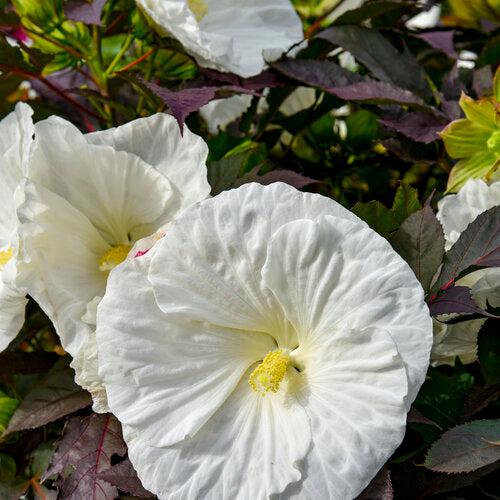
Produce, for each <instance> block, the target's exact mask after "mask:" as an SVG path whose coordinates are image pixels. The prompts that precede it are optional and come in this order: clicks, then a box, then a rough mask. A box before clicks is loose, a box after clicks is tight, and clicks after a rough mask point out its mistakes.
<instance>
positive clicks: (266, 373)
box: [248, 349, 290, 395]
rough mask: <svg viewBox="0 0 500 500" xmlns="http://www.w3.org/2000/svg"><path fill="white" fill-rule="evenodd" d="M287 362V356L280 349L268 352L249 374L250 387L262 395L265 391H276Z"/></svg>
mask: <svg viewBox="0 0 500 500" xmlns="http://www.w3.org/2000/svg"><path fill="white" fill-rule="evenodd" d="M289 363H290V358H289V356H287V355H286V354H285V353H283V351H281V350H280V349H278V350H276V351H270V352H268V353H267V355H266V357H265V358H264V359H263V360H262V363H260V365H259V366H257V368H255V370H254V371H253V372H252V373H251V374H250V377H249V379H248V383H249V384H250V387H251V388H252V389H253V390H254V391H255V392H258V393H260V394H262V395H264V394H265V393H266V392H278V389H279V387H280V383H281V381H282V380H283V378H284V377H285V373H286V371H287V369H288V365H289Z"/></svg>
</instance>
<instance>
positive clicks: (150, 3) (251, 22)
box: [136, 0, 303, 77]
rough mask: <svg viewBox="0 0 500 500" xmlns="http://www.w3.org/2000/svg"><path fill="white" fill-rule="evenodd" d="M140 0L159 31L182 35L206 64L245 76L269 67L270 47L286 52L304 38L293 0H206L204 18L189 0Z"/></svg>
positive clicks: (193, 51) (166, 33)
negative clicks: (266, 58)
mask: <svg viewBox="0 0 500 500" xmlns="http://www.w3.org/2000/svg"><path fill="white" fill-rule="evenodd" d="M136 1H137V3H138V5H139V6H140V7H141V9H142V10H143V11H144V12H145V13H146V15H147V16H148V17H149V18H150V19H151V20H152V21H153V23H154V24H155V26H156V28H157V30H158V31H159V32H160V33H161V34H164V35H167V36H173V37H174V38H176V39H177V40H179V41H180V42H181V44H182V45H183V46H184V48H185V49H186V50H187V51H188V52H189V53H190V54H192V55H193V56H194V57H195V58H196V59H197V61H198V63H199V64H200V65H202V66H207V67H210V68H215V69H219V70H222V71H231V72H233V73H236V74H238V75H240V76H243V77H248V76H253V75H256V74H258V73H260V72H261V71H262V70H263V69H264V66H265V61H264V57H263V55H262V52H263V51H264V50H267V51H269V50H272V51H274V52H279V53H281V52H284V51H285V50H287V49H288V48H290V47H291V46H292V45H294V44H295V43H298V42H300V41H301V40H302V39H303V32H302V23H301V21H300V19H299V17H298V15H297V13H296V12H295V10H294V8H293V6H292V4H291V3H290V2H289V0H253V1H252V2H247V1H245V0H205V3H206V5H207V7H208V12H207V14H206V16H205V17H204V18H203V19H202V20H201V21H200V22H199V23H198V22H197V21H196V19H195V17H194V15H193V13H192V12H191V11H190V10H189V8H188V5H187V2H186V1H185V0H183V1H172V0H167V1H165V0H136Z"/></svg>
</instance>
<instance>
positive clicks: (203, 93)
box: [143, 81, 217, 133]
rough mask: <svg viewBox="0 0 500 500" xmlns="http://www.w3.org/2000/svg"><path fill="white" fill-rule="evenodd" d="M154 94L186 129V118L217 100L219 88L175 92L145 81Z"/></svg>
mask: <svg viewBox="0 0 500 500" xmlns="http://www.w3.org/2000/svg"><path fill="white" fill-rule="evenodd" d="M143 84H144V85H146V87H148V88H149V89H150V90H151V91H152V92H154V93H155V94H156V95H157V96H158V97H159V98H160V99H161V100H162V101H163V102H164V103H165V104H166V105H167V106H168V107H169V108H170V111H171V112H172V115H174V118H175V119H176V120H177V123H178V124H179V128H180V129H181V133H182V130H183V129H184V121H185V120H186V117H187V116H188V115H189V114H190V113H192V112H193V111H198V110H199V109H200V108H201V107H202V106H204V105H205V104H207V103H208V102H210V101H211V100H212V99H214V98H215V92H216V90H217V87H200V88H194V89H184V90H179V91H177V92H174V91H173V90H169V89H167V88H164V87H160V86H159V85H157V84H156V83H151V82H146V81H143Z"/></svg>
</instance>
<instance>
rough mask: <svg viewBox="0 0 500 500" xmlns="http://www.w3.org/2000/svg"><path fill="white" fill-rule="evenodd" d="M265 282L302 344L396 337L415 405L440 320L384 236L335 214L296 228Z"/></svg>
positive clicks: (286, 235)
mask: <svg viewBox="0 0 500 500" xmlns="http://www.w3.org/2000/svg"><path fill="white" fill-rule="evenodd" d="M263 278H264V282H265V283H266V284H267V285H268V287H269V288H270V289H271V290H272V292H273V293H274V295H275V296H276V298H277V299H278V301H279V303H280V304H281V306H282V307H283V310H284V312H285V315H286V317H287V318H288V320H289V321H290V322H291V323H292V325H294V327H295V329H296V331H297V332H298V338H299V342H298V344H299V345H302V344H306V345H307V344H308V343H310V342H312V341H315V339H320V340H321V341H326V340H327V339H328V338H330V337H331V336H335V335H336V334H337V332H342V331H343V330H344V329H345V328H346V327H349V328H350V329H352V330H353V331H355V332H360V331H363V330H366V329H367V328H372V327H377V328H382V329H384V330H386V331H388V332H389V333H390V335H391V336H392V337H393V339H394V341H395V343H396V345H397V348H398V350H399V352H400V354H401V357H402V359H403V362H404V364H405V366H406V369H407V371H408V382H409V394H408V397H407V404H408V407H409V405H410V404H411V402H412V401H413V399H414V398H415V396H416V395H417V392H418V390H419V388H420V386H421V385H422V383H423V381H424V378H425V374H426V372H427V368H428V365H429V354H430V349H431V346H432V321H431V317H430V315H429V310H428V308H427V306H426V304H425V302H424V292H423V290H422V287H421V286H420V284H419V283H418V281H417V279H416V278H415V275H414V273H413V271H412V270H411V269H410V268H409V266H408V264H407V263H406V262H404V261H403V259H401V257H399V255H398V254H397V253H396V252H394V250H393V249H392V247H391V246H390V245H389V243H388V242H387V241H386V240H385V239H384V238H382V237H380V236H379V235H378V234H377V233H375V231H373V230H371V229H369V228H367V227H363V226H361V225H360V224H355V223H352V222H350V221H348V220H345V219H340V218H336V217H331V216H323V217H321V218H319V219H318V220H317V221H314V222H313V221H307V220H301V221H300V220H299V221H294V222H290V223H289V224H286V225H284V226H282V227H281V228H280V229H279V230H278V231H277V232H276V233H275V234H274V235H273V237H272V239H271V242H270V245H269V252H268V259H267V261H266V264H265V266H264V269H263Z"/></svg>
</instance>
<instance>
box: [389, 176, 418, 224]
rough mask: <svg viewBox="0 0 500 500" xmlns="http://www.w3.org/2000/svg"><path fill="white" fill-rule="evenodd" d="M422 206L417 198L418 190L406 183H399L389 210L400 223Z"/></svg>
mask: <svg viewBox="0 0 500 500" xmlns="http://www.w3.org/2000/svg"><path fill="white" fill-rule="evenodd" d="M421 208H422V205H421V204H420V201H419V200H418V191H417V190H416V189H415V188H413V187H411V186H409V185H408V184H400V185H399V187H398V189H397V191H396V196H395V197H394V202H393V204H392V208H391V211H392V213H393V214H394V215H395V216H396V219H397V221H398V223H399V224H402V223H403V221H405V220H406V219H407V218H408V217H409V216H410V215H411V214H413V213H415V212H417V211H418V210H420V209H421Z"/></svg>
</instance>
